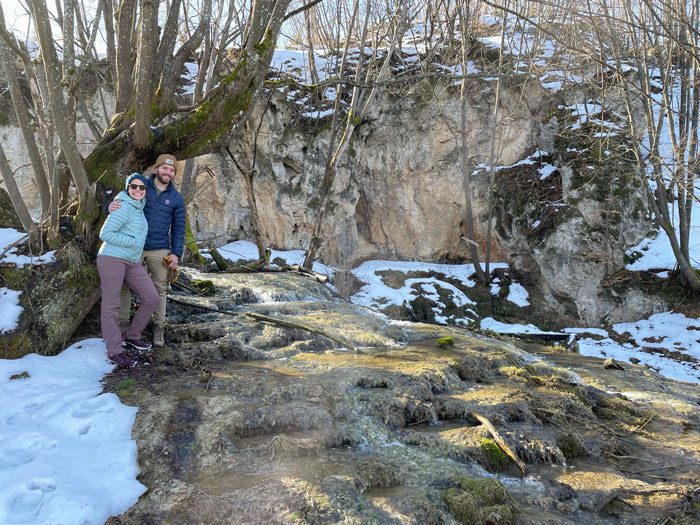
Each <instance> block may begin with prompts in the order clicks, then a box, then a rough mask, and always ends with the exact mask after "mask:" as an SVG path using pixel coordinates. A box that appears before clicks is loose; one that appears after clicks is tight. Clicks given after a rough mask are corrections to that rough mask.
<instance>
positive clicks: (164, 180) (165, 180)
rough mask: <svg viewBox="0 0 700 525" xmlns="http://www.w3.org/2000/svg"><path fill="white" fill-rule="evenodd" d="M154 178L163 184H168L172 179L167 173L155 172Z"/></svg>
mask: <svg viewBox="0 0 700 525" xmlns="http://www.w3.org/2000/svg"><path fill="white" fill-rule="evenodd" d="M156 178H157V179H158V181H160V182H161V183H163V184H168V183H170V181H171V180H172V177H168V176H167V175H161V174H160V173H156Z"/></svg>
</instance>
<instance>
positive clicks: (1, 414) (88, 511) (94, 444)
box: [0, 339, 146, 525]
mask: <svg viewBox="0 0 700 525" xmlns="http://www.w3.org/2000/svg"><path fill="white" fill-rule="evenodd" d="M105 356H106V349H105V346H104V343H103V342H102V340H101V339H87V340H85V341H82V342H80V343H76V344H75V345H73V346H71V347H69V348H67V349H65V350H64V351H63V352H61V353H60V354H59V355H57V356H55V357H44V356H39V355H37V354H31V355H28V356H25V357H23V358H22V359H16V360H0V523H3V524H13V523H17V524H20V523H21V524H60V525H72V524H75V525H85V524H101V523H104V522H105V521H106V520H107V518H109V516H116V515H119V514H121V513H122V512H124V511H125V510H126V509H128V508H129V507H130V506H131V505H133V504H134V503H136V500H137V499H138V498H139V496H140V495H141V494H143V493H144V492H145V490H146V487H144V486H143V485H142V484H141V483H139V482H138V481H137V480H136V476H137V475H138V473H139V468H138V464H137V461H136V443H135V442H134V441H133V440H132V439H131V428H132V426H133V424H134V419H135V416H136V409H135V408H133V407H127V406H124V405H122V404H121V403H120V401H119V398H118V397H117V396H116V395H115V394H103V393H101V390H102V386H101V385H100V380H101V379H102V377H103V376H104V375H105V374H106V373H108V372H109V371H111V370H112V368H113V366H114V365H112V364H111V363H109V362H108V361H107V359H106V357H105Z"/></svg>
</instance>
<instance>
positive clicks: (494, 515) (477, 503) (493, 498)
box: [442, 476, 517, 525]
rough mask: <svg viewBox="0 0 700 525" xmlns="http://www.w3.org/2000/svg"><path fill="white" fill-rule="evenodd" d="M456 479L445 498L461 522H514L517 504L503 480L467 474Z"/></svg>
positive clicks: (471, 523) (444, 493) (444, 494)
mask: <svg viewBox="0 0 700 525" xmlns="http://www.w3.org/2000/svg"><path fill="white" fill-rule="evenodd" d="M456 482H457V485H458V487H452V488H449V489H447V490H446V491H445V492H443V494H442V499H443V501H444V502H445V504H446V505H447V507H448V508H449V509H450V512H451V513H452V514H453V515H454V517H455V518H456V519H457V521H458V522H459V523H463V524H465V525H467V524H469V525H477V524H483V523H513V521H514V520H515V515H516V512H517V507H516V506H515V505H514V503H513V500H512V498H511V497H510V495H509V494H508V491H507V490H506V489H505V487H504V486H503V484H502V483H501V482H500V481H497V480H495V479H487V478H481V479H477V478H469V477H466V476H465V477H461V478H458V479H457V480H456Z"/></svg>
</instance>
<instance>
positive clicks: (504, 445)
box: [471, 412, 525, 476]
mask: <svg viewBox="0 0 700 525" xmlns="http://www.w3.org/2000/svg"><path fill="white" fill-rule="evenodd" d="M471 416H472V417H473V418H474V419H476V420H477V421H478V422H479V423H481V424H482V425H484V426H485V427H486V430H488V431H489V434H491V437H493V440H494V441H495V442H496V444H497V445H498V446H499V447H500V448H501V450H502V451H503V452H504V453H505V454H506V455H507V456H508V457H509V458H510V459H512V460H513V462H514V463H515V464H516V465H517V466H518V468H519V469H520V472H522V474H523V476H524V475H525V463H523V461H522V460H521V459H520V458H519V457H518V455H517V454H516V453H515V452H513V449H511V448H510V447H509V446H508V444H507V443H506V441H505V439H503V437H502V436H501V434H499V433H498V430H496V427H494V426H493V424H492V423H491V422H490V421H489V420H488V419H486V417H484V416H482V415H481V414H477V413H476V412H472V413H471Z"/></svg>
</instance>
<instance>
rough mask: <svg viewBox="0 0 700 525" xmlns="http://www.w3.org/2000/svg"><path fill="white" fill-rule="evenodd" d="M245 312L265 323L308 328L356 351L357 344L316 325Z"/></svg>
mask: <svg viewBox="0 0 700 525" xmlns="http://www.w3.org/2000/svg"><path fill="white" fill-rule="evenodd" d="M245 314H246V315H247V316H248V317H252V318H253V319H255V320H256V321H261V322H263V323H270V324H274V325H277V326H284V327H285V328H297V329H299V330H306V331H307V332H311V333H313V334H317V335H322V336H323V337H327V338H328V339H330V340H332V341H335V342H336V343H338V344H340V345H342V346H344V347H345V348H348V349H350V350H354V351H356V348H355V346H354V345H353V344H352V343H351V342H350V341H348V340H347V339H345V338H343V337H341V336H338V335H333V334H330V333H328V332H326V331H325V330H323V329H321V328H316V327H315V326H310V325H307V324H304V323H300V322H298V321H286V320H284V319H280V318H279V317H270V316H268V315H263V314H257V313H255V312H246V313H245Z"/></svg>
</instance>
